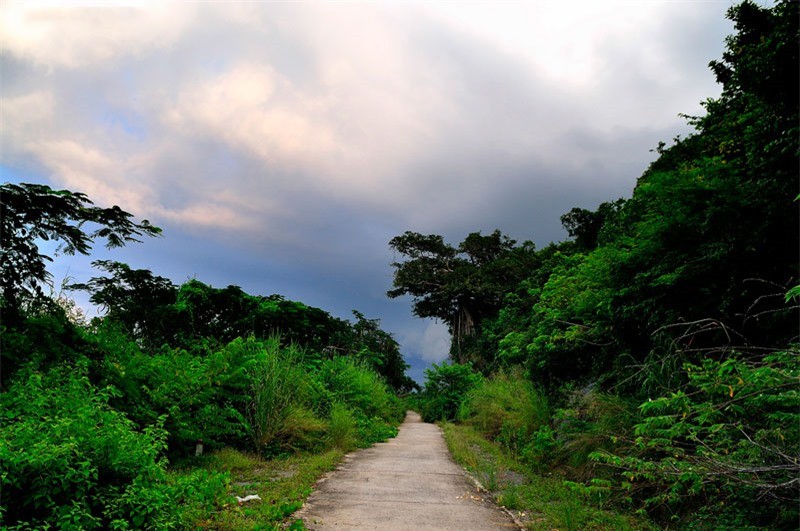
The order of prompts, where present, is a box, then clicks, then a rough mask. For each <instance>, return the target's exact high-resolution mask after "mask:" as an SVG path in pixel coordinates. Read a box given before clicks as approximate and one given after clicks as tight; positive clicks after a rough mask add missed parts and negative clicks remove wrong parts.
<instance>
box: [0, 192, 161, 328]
mask: <svg viewBox="0 0 800 531" xmlns="http://www.w3.org/2000/svg"><path fill="white" fill-rule="evenodd" d="M93 205H94V203H92V201H91V200H89V198H88V197H87V196H86V195H85V194H82V193H80V192H70V191H68V190H53V189H52V188H50V187H49V186H47V185H43V184H27V183H22V184H19V185H16V184H11V183H5V184H3V185H2V186H0V220H2V224H1V225H0V248H2V250H0V270H2V278H0V288H1V289H2V299H3V301H2V302H3V307H4V310H5V311H7V312H8V311H10V312H12V313H14V312H16V311H17V310H18V309H19V305H20V303H21V300H20V299H21V298H25V297H35V296H40V295H42V294H43V292H42V284H43V283H46V282H48V281H49V279H50V278H51V275H50V273H49V272H48V271H47V267H46V263H47V262H52V260H53V259H52V257H51V256H48V255H46V254H43V253H41V252H40V250H39V244H40V242H41V241H56V242H60V246H59V248H58V251H57V252H63V253H65V254H75V253H80V254H84V255H88V254H89V252H90V251H91V249H92V244H93V243H94V240H95V239H98V238H105V240H106V247H108V248H112V247H122V246H123V245H125V244H126V243H129V242H139V241H140V240H139V239H138V237H140V236H157V235H159V234H161V229H159V228H158V227H155V226H153V225H151V224H150V222H149V221H147V220H143V221H142V222H140V223H136V222H134V221H132V219H131V218H132V217H133V216H132V215H131V214H129V213H128V212H125V211H124V210H122V209H120V208H119V207H118V206H112V207H110V208H101V207H96V206H93ZM7 315H8V314H7Z"/></svg>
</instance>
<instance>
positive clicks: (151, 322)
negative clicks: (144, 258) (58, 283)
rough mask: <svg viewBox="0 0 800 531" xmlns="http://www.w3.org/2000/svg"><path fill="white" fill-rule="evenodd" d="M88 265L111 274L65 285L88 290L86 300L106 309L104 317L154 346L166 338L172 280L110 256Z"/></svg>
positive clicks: (172, 298) (174, 291)
mask: <svg viewBox="0 0 800 531" xmlns="http://www.w3.org/2000/svg"><path fill="white" fill-rule="evenodd" d="M92 265H93V266H94V267H96V268H98V269H101V270H103V271H105V272H107V273H109V274H110V275H111V276H110V277H94V278H92V279H90V280H89V281H88V282H86V283H80V284H70V285H69V286H67V288H68V289H70V290H83V291H87V292H89V293H90V294H91V297H90V298H89V300H90V301H91V302H92V303H94V304H97V305H98V306H100V307H101V308H103V309H105V310H106V312H107V313H106V318H107V319H109V320H112V321H114V322H116V323H119V324H121V325H122V326H123V327H124V328H125V329H126V331H127V332H128V333H129V334H130V335H131V336H132V337H134V338H136V339H140V340H144V341H145V342H147V343H150V344H152V346H156V347H157V346H160V345H161V344H163V343H164V342H166V341H167V339H168V338H169V334H168V331H167V330H168V329H169V327H170V324H169V321H170V319H169V316H168V311H167V310H168V307H169V306H170V305H172V304H174V303H175V300H176V296H177V291H178V290H177V287H176V286H175V285H174V284H173V283H172V281H170V280H169V279H167V278H164V277H160V276H157V275H153V273H152V272H151V271H150V270H148V269H133V268H131V267H130V266H129V265H128V264H123V263H121V262H115V261H112V260H97V261H94V262H92Z"/></svg>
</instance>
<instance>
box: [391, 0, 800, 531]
mask: <svg viewBox="0 0 800 531" xmlns="http://www.w3.org/2000/svg"><path fill="white" fill-rule="evenodd" d="M728 15H729V17H730V18H731V20H733V22H734V24H735V28H736V33H735V34H734V35H732V36H731V37H729V38H728V39H727V42H726V44H727V49H726V51H725V53H724V54H723V57H722V59H721V60H717V61H712V62H711V65H710V66H711V69H712V71H713V73H714V75H715V76H716V78H717V81H718V82H719V83H720V84H721V85H722V94H721V96H720V97H718V98H715V99H709V100H707V101H706V102H704V104H703V105H704V108H705V111H706V113H705V114H704V115H703V116H694V117H687V119H688V120H689V123H690V124H691V125H693V126H694V127H695V132H694V133H693V134H691V135H690V136H688V137H687V138H676V139H675V140H674V142H673V144H672V145H669V146H667V145H666V144H663V143H662V144H661V145H659V147H658V148H657V149H656V154H657V159H656V160H655V161H654V162H653V163H652V164H651V165H650V167H649V168H647V169H646V171H645V172H644V173H643V175H642V176H641V177H640V178H639V179H638V181H637V183H636V186H635V188H634V190H633V193H632V195H631V197H630V198H628V199H619V200H616V201H612V202H607V203H603V204H601V205H600V206H599V207H598V208H597V210H596V211H590V210H586V209H580V208H575V209H573V210H571V211H570V212H569V213H567V214H565V215H564V216H563V217H562V223H563V225H564V227H565V229H566V230H567V232H568V234H569V236H570V238H571V239H570V240H568V241H566V242H562V243H558V244H551V245H550V246H548V247H546V248H543V249H541V250H535V249H533V248H532V247H530V246H527V245H526V246H522V247H517V246H515V245H513V243H512V241H511V240H510V239H508V238H507V237H504V236H500V235H499V233H495V234H496V235H497V241H501V242H505V243H506V245H504V246H501V247H498V248H497V249H496V252H495V253H494V254H491V255H490V257H489V259H488V260H489V261H488V262H482V263H480V264H479V265H480V266H481V267H480V268H474V267H473V269H471V270H470V271H473V273H472V274H474V275H476V276H477V278H478V279H479V280H480V281H469V282H463V283H461V284H458V283H455V279H459V278H463V277H464V275H456V274H455V272H456V271H457V268H456V267H452V262H453V260H456V259H458V256H459V255H458V254H457V252H458V251H461V252H463V249H461V248H458V249H456V248H454V247H451V246H449V245H447V244H445V243H444V242H443V240H442V239H441V238H440V237H438V236H435V235H429V236H424V237H421V236H419V235H410V234H409V233H407V234H406V235H404V236H401V237H398V238H396V239H395V240H393V241H392V243H391V245H392V247H394V248H395V249H397V250H398V251H400V252H402V253H403V254H405V255H406V256H407V258H408V260H407V261H406V262H403V263H399V264H395V268H396V269H395V271H396V273H395V286H396V287H397V293H398V294H400V293H407V294H411V295H414V296H415V297H417V299H416V300H417V306H416V307H415V311H416V313H417V315H421V316H426V315H428V316H435V317H438V318H440V319H443V320H445V322H447V323H448V324H450V326H451V331H453V333H454V335H453V341H454V343H455V342H456V341H462V340H463V338H459V337H457V336H458V334H457V333H456V332H457V329H456V327H454V325H453V319H452V318H450V320H448V318H447V313H446V312H448V311H449V312H450V315H453V312H454V311H455V310H458V309H459V301H462V300H466V301H488V302H484V303H483V304H482V305H481V306H480V308H481V312H480V313H479V315H480V319H479V322H478V326H476V327H475V329H474V333H473V337H472V338H471V341H470V342H469V354H468V355H467V356H465V355H464V350H463V347H462V348H457V347H455V346H454V348H453V349H452V352H454V353H458V354H459V355H458V356H454V361H457V362H465V361H467V360H469V361H471V362H472V366H474V367H476V368H478V369H480V370H481V371H482V372H483V373H484V374H485V375H487V376H490V378H488V379H486V380H484V381H483V383H475V384H474V387H473V388H472V390H461V392H460V396H462V397H463V399H462V400H461V402H460V409H461V412H462V415H461V418H462V420H464V421H465V422H469V423H472V424H474V425H475V426H476V427H477V428H479V429H480V430H481V431H482V432H483V433H484V435H485V436H487V437H490V438H492V439H494V440H497V441H501V442H503V444H504V445H505V446H506V447H507V448H508V449H509V450H510V451H512V452H513V453H514V454H515V455H516V456H517V457H518V458H519V459H521V460H522V461H523V462H526V463H527V464H528V465H529V466H531V467H534V468H538V469H540V470H543V471H544V470H549V471H550V472H554V471H556V472H558V473H560V474H564V475H565V476H566V478H567V479H569V480H571V481H573V482H575V483H573V485H580V484H584V482H585V488H586V489H589V490H590V491H592V492H595V493H597V492H602V493H604V494H603V495H604V496H605V499H609V498H613V499H615V500H616V501H617V502H619V503H622V504H627V505H629V506H632V507H635V508H640V509H642V510H645V511H647V512H648V513H649V514H650V515H651V516H652V517H653V518H656V519H657V520H659V521H662V522H663V521H670V522H672V521H676V522H678V523H680V524H682V525H686V526H692V525H696V526H700V527H702V526H704V525H709V524H710V523H711V522H716V524H718V525H722V526H723V527H727V528H750V527H773V528H791V527H794V526H795V525H796V524H797V520H798V510H797V500H798V499H800V482H798V481H797V477H798V476H799V475H800V465H798V460H797V456H798V455H800V433H798V432H800V428H798V426H800V418H798V405H800V404H798V396H800V379H798V372H797V370H798V365H797V360H798V359H799V357H798V354H800V352H798V326H797V325H798V317H799V316H798V304H797V303H798V301H797V298H796V297H797V288H796V287H795V286H797V284H798V270H799V268H798V265H799V264H800V261H799V260H798V252H799V250H800V237H799V236H798V223H797V220H798V210H797V200H796V198H797V197H798V183H797V175H798V160H799V159H798V157H800V128H799V127H798V116H800V110H799V109H798V95H800V88H799V87H798V80H800V59H799V58H798V43H799V42H800V32H799V31H798V23H799V22H800V13H799V12H798V3H797V2H792V1H780V2H777V3H775V4H774V5H773V6H771V7H761V6H759V5H757V4H755V3H753V2H750V1H745V2H743V3H741V4H739V5H737V6H734V7H732V8H731V9H730V11H729V13H728ZM409 242H410V243H411V244H413V245H404V246H399V245H398V244H399V243H403V244H407V243H409ZM521 254H524V255H527V256H524V257H522V258H520V255H521ZM443 257H444V258H446V260H445V259H443ZM512 257H513V259H514V260H515V262H516V263H523V264H526V265H527V267H528V269H527V270H525V271H524V274H523V275H522V276H521V277H520V276H519V275H516V274H514V275H508V276H503V275H492V274H488V272H489V271H490V269H489V268H487V267H486V266H487V263H488V264H498V265H499V264H504V263H507V260H509V259H512ZM464 261H465V262H469V260H466V259H465V260H464ZM461 267H466V266H463V265H462V266H461ZM484 269H485V270H486V273H487V274H486V275H484V274H483V271H484ZM501 269H502V268H501ZM486 285H489V286H491V289H486V288H485V286H486ZM787 293H788V296H787ZM454 294H455V295H456V296H454ZM487 294H489V295H488V296H487ZM430 301H445V302H447V303H448V304H449V306H443V308H445V310H446V311H440V310H439V307H438V306H436V307H435V310H434V311H432V310H431V308H430V307H429V306H428V303H429V302H430ZM462 343H463V341H462ZM455 370H456V369H455V368H453V367H449V368H448V371H455ZM464 370H466V369H464ZM520 370H521V371H524V373H525V374H526V378H522V379H520V378H519V377H517V379H509V375H512V374H519V371H520ZM428 378H429V383H428V384H426V391H425V393H424V394H423V396H426V395H428V394H429V395H430V396H432V397H433V396H434V395H435V393H434V392H433V390H434V389H435V388H437V387H438V386H439V382H438V374H436V373H432V374H429V375H428ZM531 384H533V385H535V388H534V389H533V391H531V389H530V388H529V386H530V385H531ZM429 390H430V391H429ZM542 393H545V394H546V395H547V396H548V397H549V403H550V404H552V406H551V407H550V410H549V411H548V412H547V413H546V414H547V420H546V421H543V420H541V417H537V416H534V417H532V416H531V415H533V413H531V412H532V411H535V412H538V413H536V414H537V415H539V414H540V413H541V412H542V411H544V408H543V406H541V403H542V400H543V398H542ZM519 397H529V398H522V401H523V404H520V403H519V402H518V401H517V398H519ZM512 398H513V399H512ZM431 400H432V401H433V402H432V403H435V400H434V399H433V398H432V399H431ZM536 404H539V405H536ZM523 411H525V412H526V413H521V412H523ZM488 412H491V414H490V413H488ZM491 418H494V419H497V420H496V421H490V419H491ZM534 418H536V419H539V420H536V421H534V420H533V419H534Z"/></svg>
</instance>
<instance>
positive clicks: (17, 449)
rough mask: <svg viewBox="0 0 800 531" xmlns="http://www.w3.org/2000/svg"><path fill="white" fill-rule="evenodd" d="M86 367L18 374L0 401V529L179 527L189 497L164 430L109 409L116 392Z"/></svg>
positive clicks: (66, 366)
mask: <svg viewBox="0 0 800 531" xmlns="http://www.w3.org/2000/svg"><path fill="white" fill-rule="evenodd" d="M87 372H88V371H87V364H86V363H81V364H77V365H72V366H69V365H64V366H62V367H60V368H57V369H53V370H50V371H48V372H47V373H44V374H41V373H36V372H29V373H27V374H19V375H18V376H19V377H18V378H17V379H16V381H15V382H14V384H12V386H11V387H10V388H9V389H8V391H7V392H5V393H3V395H2V397H1V398H0V406H2V411H3V416H4V422H3V426H2V428H0V434H2V437H0V462H1V463H2V490H3V509H2V513H0V515H1V518H2V520H1V521H2V524H3V526H4V527H5V528H8V529H27V528H47V527H56V526H57V527H62V528H80V529H130V528H144V527H148V528H159V529H170V528H176V527H180V526H181V523H182V512H183V511H184V510H185V506H184V505H182V502H183V501H185V500H186V498H187V496H189V493H188V492H187V491H186V486H185V485H175V484H173V483H172V482H170V481H169V478H168V475H167V473H166V469H165V467H166V463H165V461H164V460H163V459H162V458H161V453H162V451H163V450H164V448H165V443H164V439H165V437H166V433H165V432H164V430H163V429H162V428H161V426H159V425H156V426H151V427H148V428H146V429H144V430H143V431H137V430H136V428H135V426H134V424H133V423H132V422H131V421H130V420H128V419H127V418H125V416H124V415H122V414H121V413H119V412H117V411H114V410H113V409H111V408H110V407H109V405H108V401H109V399H110V398H111V397H112V396H113V395H115V394H116V391H115V390H114V389H113V388H105V389H97V388H95V387H94V386H92V385H91V383H90V382H89V379H88V377H87ZM207 479H208V478H207ZM218 480H219V478H214V481H218ZM218 483H219V485H221V482H219V481H218ZM189 497H191V496H189Z"/></svg>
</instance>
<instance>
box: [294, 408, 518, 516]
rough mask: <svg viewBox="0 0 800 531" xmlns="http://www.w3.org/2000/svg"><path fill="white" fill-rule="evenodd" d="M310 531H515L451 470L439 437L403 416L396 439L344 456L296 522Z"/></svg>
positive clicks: (428, 426) (429, 427) (426, 426)
mask: <svg viewBox="0 0 800 531" xmlns="http://www.w3.org/2000/svg"><path fill="white" fill-rule="evenodd" d="M295 516H296V517H298V518H302V519H303V521H304V523H305V525H306V527H307V528H308V529H312V530H315V529H341V530H344V529H354V530H357V529H381V530H387V531H388V530H413V529H428V530H435V529H441V530H445V529H447V530H454V531H472V530H475V531H477V530H486V529H519V528H518V527H517V526H516V525H515V524H514V522H513V520H512V519H511V517H510V516H509V515H508V514H506V513H505V512H504V511H502V510H501V509H498V508H497V507H496V506H495V505H494V504H493V503H492V502H491V499H490V498H489V496H488V495H487V494H486V493H484V492H479V491H478V490H477V489H476V488H475V485H474V484H473V483H472V482H471V481H470V480H469V478H467V477H466V476H465V475H464V472H463V470H462V469H461V467H459V466H458V465H456V464H455V463H454V462H453V460H452V459H451V457H450V454H449V452H448V451H447V447H446V446H445V442H444V437H443V436H442V433H441V430H440V429H439V428H438V427H437V426H435V425H433V424H426V423H423V422H422V421H421V420H420V417H419V415H418V414H416V413H414V412H409V413H408V414H407V416H406V419H405V422H403V424H402V425H401V426H400V433H399V434H398V436H397V437H395V438H394V439H392V440H390V441H389V442H386V443H381V444H378V445H376V446H374V447H372V448H369V449H366V450H360V451H358V452H354V453H352V454H349V455H348V456H347V457H345V460H344V461H343V462H342V464H341V465H339V467H338V468H337V469H336V470H335V471H334V472H333V473H331V474H330V475H329V476H327V477H326V478H325V479H323V480H321V481H320V482H319V483H318V484H317V488H316V490H315V492H314V493H312V494H311V496H310V497H309V499H308V501H307V502H306V504H305V506H304V507H303V508H302V509H301V510H300V511H298V513H296V515H295Z"/></svg>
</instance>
